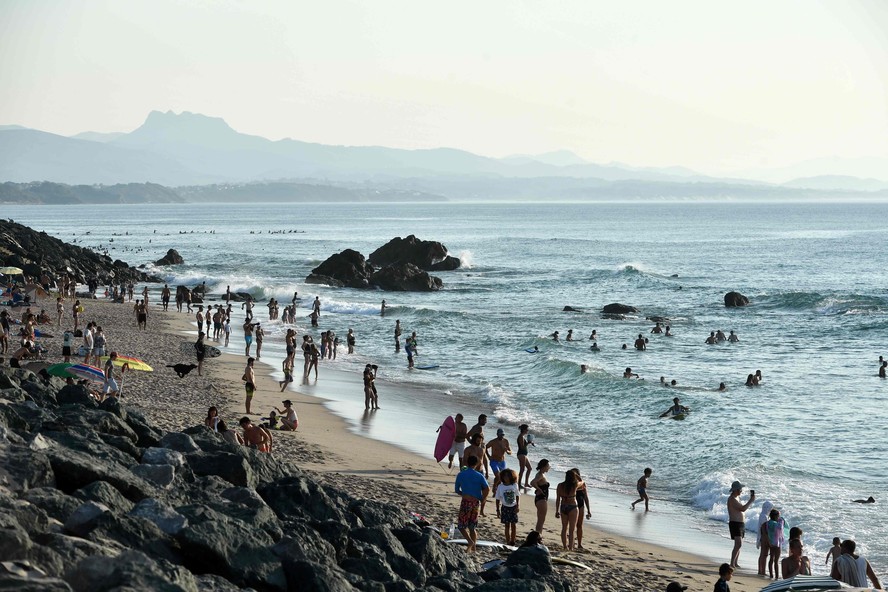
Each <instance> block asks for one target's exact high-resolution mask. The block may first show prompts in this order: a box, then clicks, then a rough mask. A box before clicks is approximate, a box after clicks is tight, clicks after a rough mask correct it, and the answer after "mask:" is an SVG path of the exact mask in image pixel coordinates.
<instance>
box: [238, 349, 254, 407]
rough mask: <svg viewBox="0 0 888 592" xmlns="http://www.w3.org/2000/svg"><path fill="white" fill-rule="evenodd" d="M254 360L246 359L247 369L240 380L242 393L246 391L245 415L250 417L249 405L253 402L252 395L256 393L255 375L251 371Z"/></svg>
mask: <svg viewBox="0 0 888 592" xmlns="http://www.w3.org/2000/svg"><path fill="white" fill-rule="evenodd" d="M255 361H256V359H255V358H247V367H246V368H244V375H243V376H242V377H241V380H243V381H244V391H246V395H247V397H246V401H245V403H244V406H245V407H246V409H247V415H250V404H251V403H252V402H253V393H255V392H256V373H255V372H254V371H253V363H254V362H255Z"/></svg>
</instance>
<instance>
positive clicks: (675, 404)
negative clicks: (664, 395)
mask: <svg viewBox="0 0 888 592" xmlns="http://www.w3.org/2000/svg"><path fill="white" fill-rule="evenodd" d="M690 410H691V408H690V407H685V406H684V405H682V404H681V401H680V400H679V398H678V397H675V398H674V399H672V407H670V408H669V409H667V410H666V411H664V412H663V413H661V414H660V417H666V416H667V415H673V416H674V415H681V414H682V413H687V412H689V411H690Z"/></svg>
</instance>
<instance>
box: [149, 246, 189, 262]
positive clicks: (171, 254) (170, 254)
mask: <svg viewBox="0 0 888 592" xmlns="http://www.w3.org/2000/svg"><path fill="white" fill-rule="evenodd" d="M183 263H185V260H184V259H182V255H180V254H179V251H177V250H176V249H170V250H169V251H167V254H166V255H164V256H163V257H161V258H160V259H158V260H157V261H155V262H154V265H182V264H183Z"/></svg>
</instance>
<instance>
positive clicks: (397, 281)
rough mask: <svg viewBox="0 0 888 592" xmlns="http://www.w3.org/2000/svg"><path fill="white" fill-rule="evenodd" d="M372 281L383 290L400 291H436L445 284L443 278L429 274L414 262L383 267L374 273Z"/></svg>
mask: <svg viewBox="0 0 888 592" xmlns="http://www.w3.org/2000/svg"><path fill="white" fill-rule="evenodd" d="M370 281H372V282H373V285H375V286H378V287H380V288H382V289H383V290H392V291H399V292H434V291H435V290H440V289H441V287H442V286H443V285H444V282H442V281H441V278H438V277H435V276H433V275H429V273H428V272H427V271H423V270H421V269H420V268H418V267H417V266H415V265H413V264H412V263H401V264H398V265H389V266H387V267H383V268H382V269H380V270H379V271H377V272H375V273H374V274H373V277H371V278H370Z"/></svg>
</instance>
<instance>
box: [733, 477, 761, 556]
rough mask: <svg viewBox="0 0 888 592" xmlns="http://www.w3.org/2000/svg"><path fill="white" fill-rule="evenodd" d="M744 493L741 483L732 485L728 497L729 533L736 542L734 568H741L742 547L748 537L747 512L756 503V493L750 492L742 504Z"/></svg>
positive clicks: (736, 482) (735, 482)
mask: <svg viewBox="0 0 888 592" xmlns="http://www.w3.org/2000/svg"><path fill="white" fill-rule="evenodd" d="M742 492H743V484H741V483H740V482H739V481H734V482H733V483H731V494H730V495H729V496H728V532H729V533H730V535H731V539H733V541H734V549H733V550H732V551H731V562H730V564H729V565H731V567H734V568H739V567H740V563H739V561H740V547H742V546H743V537H744V536H746V516H744V514H743V513H744V512H746V510H747V508H749V506H750V505H751V504H752V502H753V501H755V491H750V492H749V499H748V500H747V501H746V503H745V504H744V503H741V502H740V494H741V493H742Z"/></svg>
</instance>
